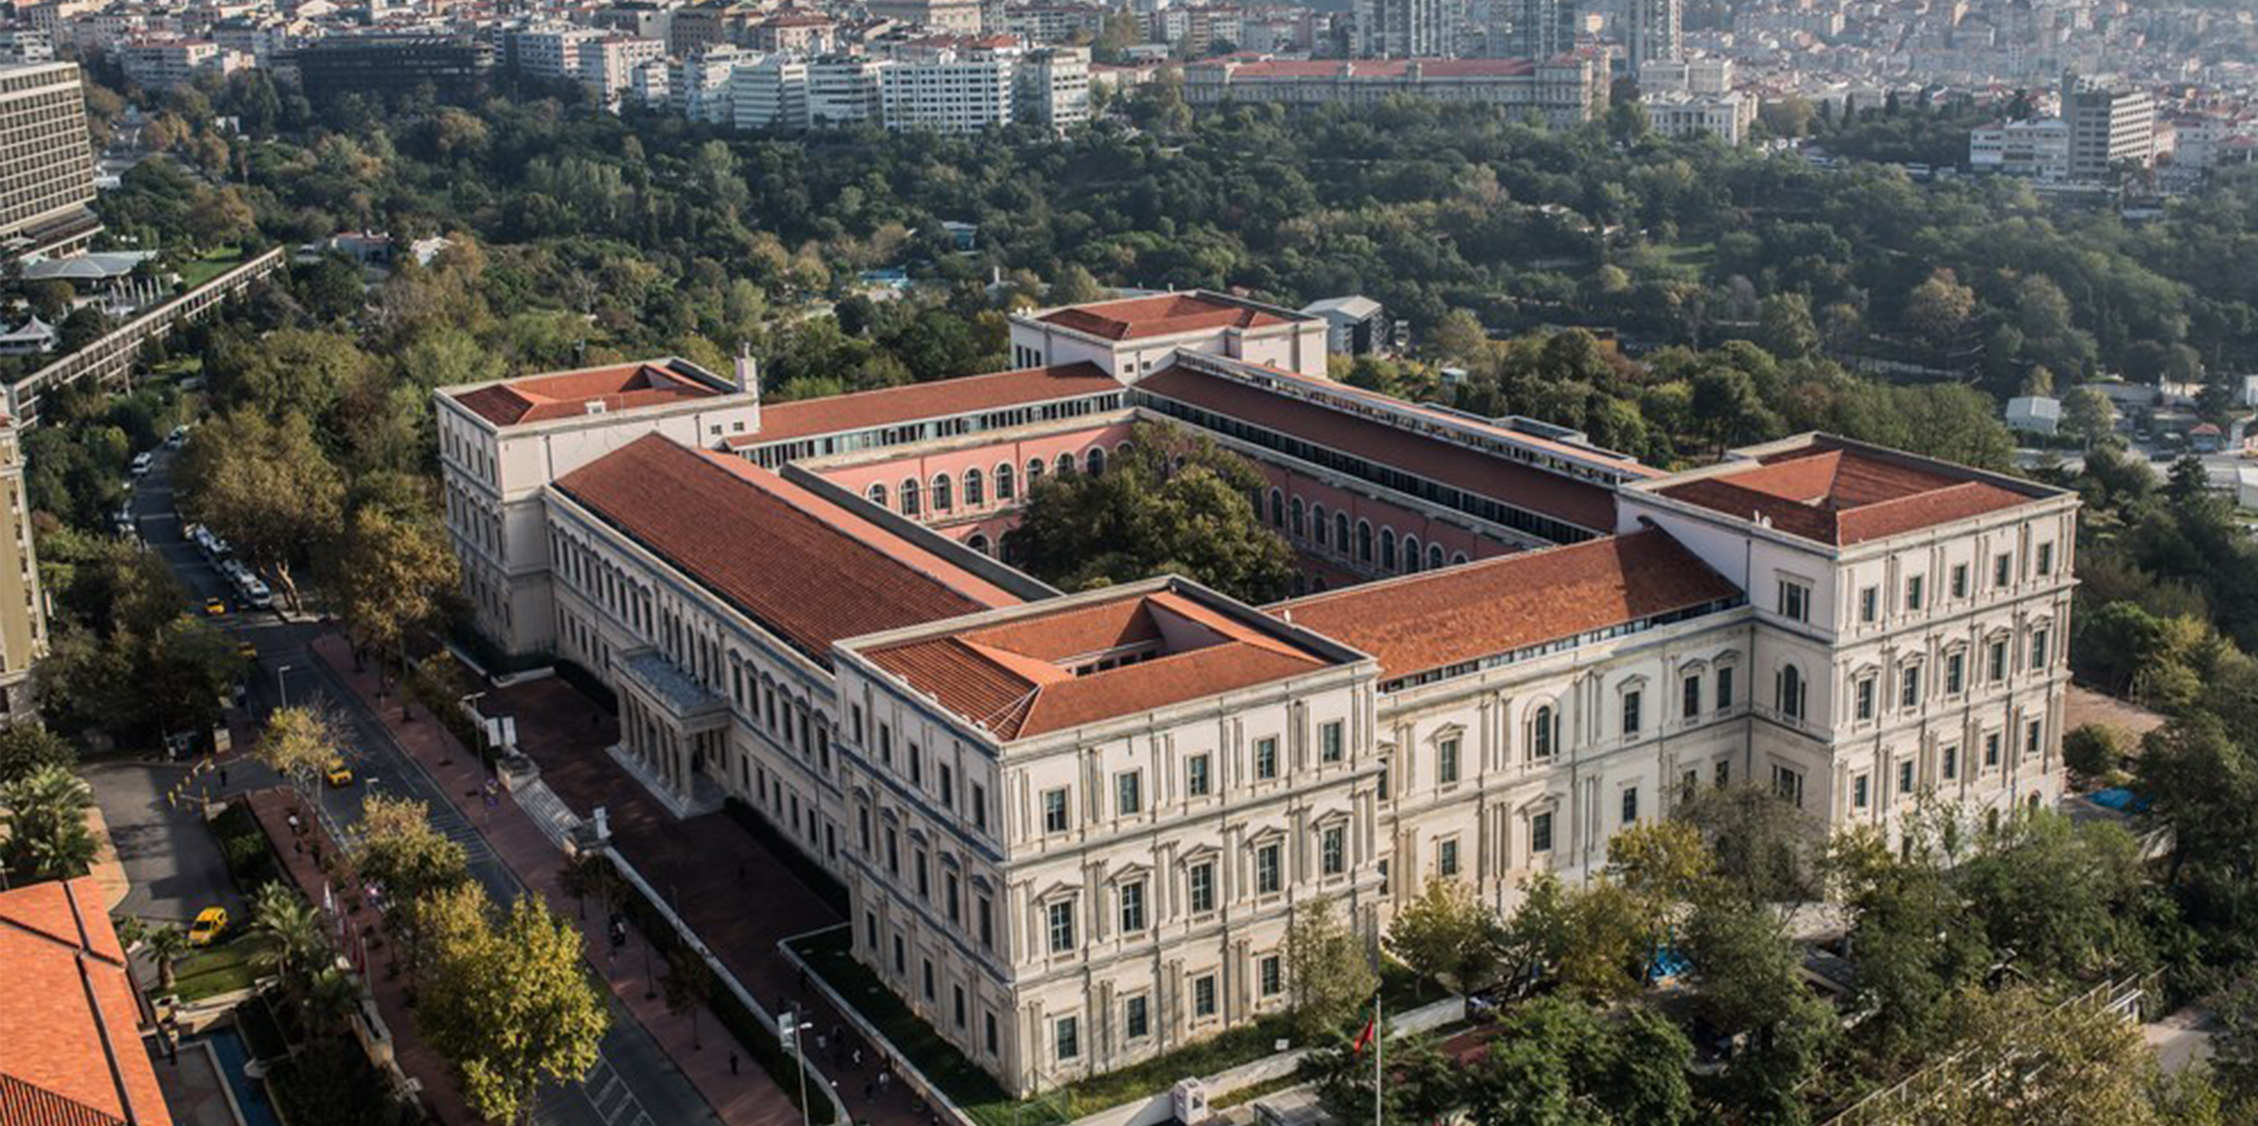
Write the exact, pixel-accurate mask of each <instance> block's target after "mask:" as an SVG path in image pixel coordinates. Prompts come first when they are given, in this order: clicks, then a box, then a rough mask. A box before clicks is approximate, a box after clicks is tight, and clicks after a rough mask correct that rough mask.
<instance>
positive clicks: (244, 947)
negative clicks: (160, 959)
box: [173, 933, 267, 1002]
mask: <svg viewBox="0 0 2258 1126" xmlns="http://www.w3.org/2000/svg"><path fill="white" fill-rule="evenodd" d="M266 947H267V943H266V940H264V939H261V938H258V937H255V936H253V935H249V934H242V933H239V934H237V935H236V937H234V938H231V939H228V940H227V941H225V942H222V943H220V944H219V945H217V946H209V947H206V948H204V949H202V950H198V951H196V952H195V953H193V954H190V955H188V956H187V957H185V958H182V959H181V960H180V963H179V964H178V965H177V966H175V967H174V968H173V986H174V988H175V989H176V990H177V991H178V992H179V993H180V999H181V1000H182V1001H184V1002H185V1001H201V1000H203V999H204V998H206V997H214V996H217V995H219V994H222V993H226V992H228V991H230V990H235V989H248V988H250V986H251V982H252V981H253V980H254V979H256V978H257V977H258V976H259V974H260V973H261V972H263V971H262V970H261V969H260V968H259V965H258V956H259V954H260V953H261V952H263V951H264V950H265V949H266Z"/></svg>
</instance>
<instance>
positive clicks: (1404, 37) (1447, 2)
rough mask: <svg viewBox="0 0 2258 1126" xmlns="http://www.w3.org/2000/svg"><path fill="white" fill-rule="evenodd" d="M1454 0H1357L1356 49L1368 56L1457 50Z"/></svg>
mask: <svg viewBox="0 0 2258 1126" xmlns="http://www.w3.org/2000/svg"><path fill="white" fill-rule="evenodd" d="M1461 18H1462V12H1461V11H1460V7H1459V4H1458V3H1457V2H1456V0H1357V2H1356V36H1357V51H1356V53H1357V54H1358V55H1359V56H1361V57H1363V58H1368V59H1434V58H1448V57H1450V56H1452V55H1455V54H1457V53H1458V24H1459V20H1460V19H1461Z"/></svg>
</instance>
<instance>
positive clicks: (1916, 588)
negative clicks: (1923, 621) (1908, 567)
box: [1905, 575, 1928, 610]
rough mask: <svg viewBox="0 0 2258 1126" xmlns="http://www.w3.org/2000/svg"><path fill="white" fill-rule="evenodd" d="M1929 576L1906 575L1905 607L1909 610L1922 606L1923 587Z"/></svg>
mask: <svg viewBox="0 0 2258 1126" xmlns="http://www.w3.org/2000/svg"><path fill="white" fill-rule="evenodd" d="M1927 578H1928V576H1926V575H1907V576H1905V608H1906V609H1907V610H1918V609H1920V608H1921V595H1922V587H1923V586H1925V585H1927V583H1926V580H1927Z"/></svg>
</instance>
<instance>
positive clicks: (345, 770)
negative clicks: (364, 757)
mask: <svg viewBox="0 0 2258 1126" xmlns="http://www.w3.org/2000/svg"><path fill="white" fill-rule="evenodd" d="M321 776H322V780H323V781H326V782H328V783H329V784H330V785H332V786H336V787H339V788H340V789H342V788H343V787H346V786H350V785H352V784H353V768H352V767H351V766H349V765H347V764H346V762H345V760H344V759H341V758H333V759H331V760H329V765H328V766H327V767H325V768H323V770H322V772H321Z"/></svg>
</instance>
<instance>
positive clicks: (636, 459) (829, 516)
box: [556, 434, 1019, 664]
mask: <svg viewBox="0 0 2258 1126" xmlns="http://www.w3.org/2000/svg"><path fill="white" fill-rule="evenodd" d="M556 487H557V488H558V489H559V490H561V491H562V492H563V493H564V494H565V495H566V496H568V497H570V498H572V499H573V500H575V501H577V502H579V503H580V504H581V505H582V506H584V507H586V508H587V509H588V510H589V511H590V512H592V513H594V514H595V515H596V516H597V517H599V518H601V519H602V520H604V521H605V522H606V523H608V524H610V525H611V526H612V527H614V528H617V529H618V530H620V531H621V532H623V533H625V534H626V535H628V536H629V537H632V538H633V539H634V540H635V541H636V542H637V543H639V544H640V545H642V546H643V547H644V548H645V549H647V550H649V551H651V552H653V553H654V554H656V555H658V556H659V557H661V558H662V559H664V560H666V562H667V563H669V564H670V565H672V566H673V567H674V568H675V569H676V570H678V571H681V572H682V573H683V574H685V575H688V576H690V577H691V578H692V579H694V580H696V581H697V582H698V583H700V584H701V585H703V586H705V587H706V588H707V589H709V590H711V591H713V592H714V593H715V594H717V595H719V596H721V597H722V598H723V599H725V600H727V601H728V602H729V603H730V604H731V605H733V606H735V607H736V608H737V609H738V610H739V611H741V612H743V613H744V614H745V615H747V616H748V617H750V618H752V619H753V620H755V621H757V622H759V623H760V624H761V625H762V626H763V627H764V628H766V629H768V630H769V631H770V632H772V633H774V634H776V635H777V636H778V637H781V638H783V639H785V640H786V641H788V642H790V643H791V644H793V645H794V646H796V647H798V648H799V649H800V650H801V651H802V652H803V653H805V654H806V655H807V656H809V657H810V658H812V659H814V660H816V661H818V662H820V663H824V664H829V663H830V659H831V645H832V643H833V642H835V641H838V640H841V639H842V638H848V637H855V636H859V635H861V634H866V633H878V632H881V631H884V630H892V629H900V628H903V627H905V626H912V625H919V624H922V623H925V622H930V621H935V620H938V619H942V618H951V617H956V616H958V615H962V614H970V613H974V612H977V611H980V610H988V609H993V608H996V607H1000V606H1012V605H1017V604H1018V602H1019V599H1018V597H1017V596H1015V595H1013V594H1011V593H1010V592H1009V591H1006V590H1004V589H1003V588H1001V587H998V586H996V585H994V584H992V583H990V582H988V581H987V580H985V579H982V578H980V577H979V576H977V575H975V574H973V573H971V572H970V571H967V570H964V569H963V568H960V567H958V566H957V565H956V564H954V563H952V562H950V561H948V560H947V559H945V558H943V557H941V556H940V555H937V554H935V553H933V552H931V551H928V550H926V549H924V548H921V547H919V546H917V545H916V544H914V543H911V542H910V541H909V540H907V539H904V538H903V537H900V536H897V535H894V534H893V533H891V532H888V531H885V530H884V529H882V528H879V527H877V526H876V525H874V524H871V523H870V522H869V521H867V520H865V519H863V518H861V517H859V516H856V515H855V514H853V513H850V512H848V511H846V510H844V509H842V508H840V507H839V506H837V505H835V504H832V503H831V502H829V501H827V500H824V499H823V498H821V497H818V496H816V495H815V494H814V493H812V492H809V491H808V490H806V489H804V488H801V487H800V486H798V485H795V484H793V483H791V482H789V481H786V480H785V479H783V478H782V477H779V476H777V475H776V474H774V473H771V472H769V471H767V470H765V469H760V468H757V467H755V466H753V465H752V464H751V463H749V462H747V461H745V460H744V459H742V458H739V457H734V456H731V455H728V454H720V453H713V452H709V451H704V450H693V449H691V448H689V447H687V446H684V445H681V444H680V443H677V442H675V441H673V440H672V439H669V438H666V437H663V436H660V435H656V434H652V435H646V436H644V437H642V438H639V439H637V440H635V441H634V442H631V443H629V444H627V445H625V446H622V447H620V448H619V449H618V450H616V451H613V452H612V453H609V454H606V455H605V456H603V457H601V458H599V459H597V460H596V461H593V462H591V463H589V464H588V465H586V466H583V467H581V468H580V469H578V470H575V471H573V472H572V473H569V474H566V475H565V476H564V477H563V478H561V479H559V480H558V482H557V484H556Z"/></svg>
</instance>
